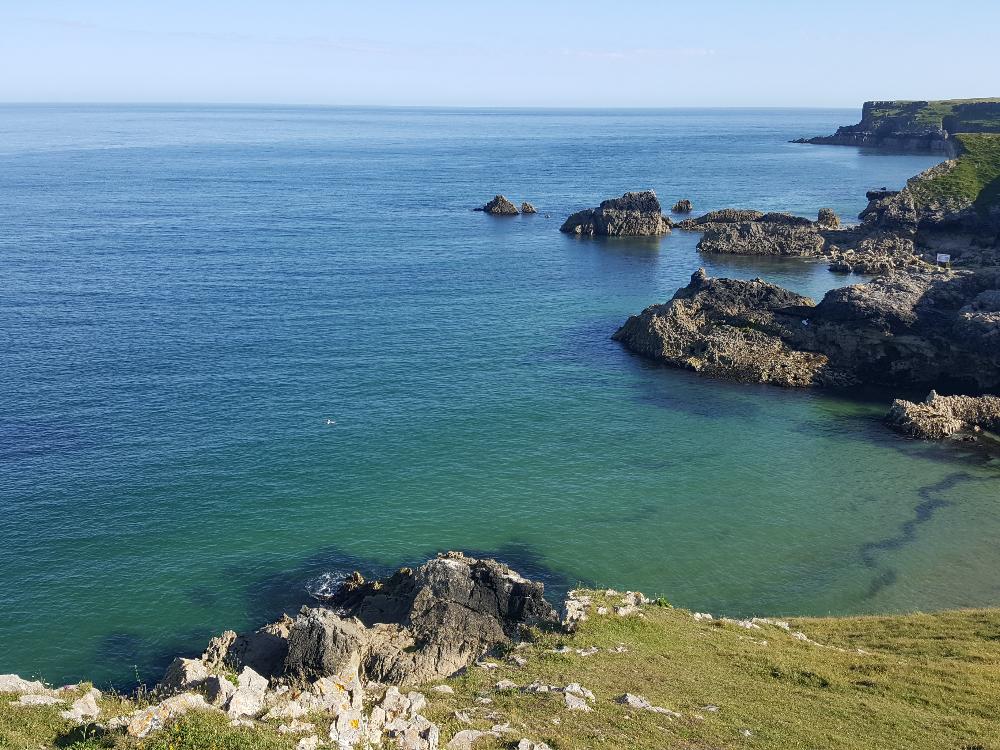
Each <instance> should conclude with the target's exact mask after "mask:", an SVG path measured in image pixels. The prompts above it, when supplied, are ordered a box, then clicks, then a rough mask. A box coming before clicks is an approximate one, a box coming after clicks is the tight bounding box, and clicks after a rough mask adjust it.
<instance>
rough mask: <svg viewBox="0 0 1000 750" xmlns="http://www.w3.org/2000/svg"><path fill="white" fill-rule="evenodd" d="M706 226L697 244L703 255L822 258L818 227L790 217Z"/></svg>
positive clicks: (781, 216) (777, 216)
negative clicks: (724, 254)
mask: <svg viewBox="0 0 1000 750" xmlns="http://www.w3.org/2000/svg"><path fill="white" fill-rule="evenodd" d="M704 226H705V230H704V232H705V233H704V235H703V236H702V238H701V240H699V242H698V250H700V251H701V252H704V253H726V254H730V255H779V256H797V257H814V256H817V255H820V254H822V252H823V245H824V242H825V239H824V237H823V235H822V234H820V232H819V227H818V226H817V225H816V224H814V223H813V222H811V221H810V220H809V219H805V218H803V217H801V216H792V215H791V214H777V213H771V214H762V215H761V216H759V217H758V218H755V219H753V220H751V221H740V222H718V223H707V224H705V225H704Z"/></svg>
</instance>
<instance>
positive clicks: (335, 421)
mask: <svg viewBox="0 0 1000 750" xmlns="http://www.w3.org/2000/svg"><path fill="white" fill-rule="evenodd" d="M326 424H327V427H329V426H330V425H332V424H337V420H335V419H328V420H326Z"/></svg>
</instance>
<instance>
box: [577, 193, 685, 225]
mask: <svg viewBox="0 0 1000 750" xmlns="http://www.w3.org/2000/svg"><path fill="white" fill-rule="evenodd" d="M559 231H560V232H564V233H566V234H577V235H588V236H595V235H603V236H609V237H642V236H656V235H662V234H668V233H669V232H670V222H669V220H668V219H666V218H665V217H664V216H663V212H662V209H661V207H660V201H659V200H658V199H657V197H656V193H654V192H653V191H652V190H645V191H643V192H638V193H625V194H624V195H623V196H622V197H621V198H612V199H610V200H606V201H604V202H602V203H601V205H600V206H598V207H597V208H588V209H584V210H583V211H578V212H576V213H575V214H573V215H571V216H570V217H569V218H568V219H566V221H565V222H563V225H562V226H561V227H560V228H559Z"/></svg>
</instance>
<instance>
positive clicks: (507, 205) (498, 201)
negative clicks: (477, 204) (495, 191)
mask: <svg viewBox="0 0 1000 750" xmlns="http://www.w3.org/2000/svg"><path fill="white" fill-rule="evenodd" d="M477 210H478V211H485V212H486V213H488V214H493V215H494V216H517V206H515V205H514V204H513V203H512V202H511V201H509V200H508V199H507V198H506V197H505V196H503V195H495V196H493V200H491V201H490V202H489V203H487V204H486V205H485V206H483V207H482V208H480V209H477Z"/></svg>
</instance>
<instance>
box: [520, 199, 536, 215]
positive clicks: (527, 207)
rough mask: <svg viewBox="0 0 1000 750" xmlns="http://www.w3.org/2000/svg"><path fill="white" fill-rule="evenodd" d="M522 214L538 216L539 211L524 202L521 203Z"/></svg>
mask: <svg viewBox="0 0 1000 750" xmlns="http://www.w3.org/2000/svg"><path fill="white" fill-rule="evenodd" d="M521 213H522V214H537V213H538V211H537V210H535V207H534V206H532V205H531V204H530V203H528V201H522V203H521Z"/></svg>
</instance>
